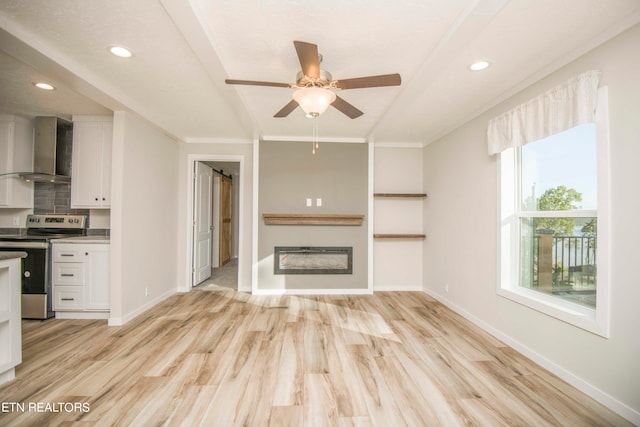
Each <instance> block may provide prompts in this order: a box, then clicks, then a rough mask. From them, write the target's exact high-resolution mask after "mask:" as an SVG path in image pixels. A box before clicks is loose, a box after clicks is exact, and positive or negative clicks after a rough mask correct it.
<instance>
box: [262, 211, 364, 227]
mask: <svg viewBox="0 0 640 427" xmlns="http://www.w3.org/2000/svg"><path fill="white" fill-rule="evenodd" d="M262 218H263V219H264V223H265V224H266V225H337V226H358V225H362V221H363V220H364V215H350V214H267V213H265V214H262Z"/></svg>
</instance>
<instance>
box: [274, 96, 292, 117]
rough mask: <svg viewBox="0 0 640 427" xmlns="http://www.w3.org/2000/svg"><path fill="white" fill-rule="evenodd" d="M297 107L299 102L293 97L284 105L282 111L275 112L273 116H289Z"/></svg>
mask: <svg viewBox="0 0 640 427" xmlns="http://www.w3.org/2000/svg"><path fill="white" fill-rule="evenodd" d="M296 108H298V103H297V102H296V101H295V100H293V99H292V100H291V101H289V103H288V104H287V105H285V106H284V107H282V109H281V110H280V111H278V112H277V113H276V114H274V116H273V117H287V116H288V115H289V114H290V113H291V112H292V111H293V110H295V109H296Z"/></svg>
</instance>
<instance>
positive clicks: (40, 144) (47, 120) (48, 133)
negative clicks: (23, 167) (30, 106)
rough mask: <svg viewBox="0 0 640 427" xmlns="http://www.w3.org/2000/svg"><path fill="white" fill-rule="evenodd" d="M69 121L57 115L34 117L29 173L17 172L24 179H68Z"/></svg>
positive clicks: (69, 168)
mask: <svg viewBox="0 0 640 427" xmlns="http://www.w3.org/2000/svg"><path fill="white" fill-rule="evenodd" d="M72 145H73V123H71V122H68V121H66V120H63V119H60V118H58V117H36V119H35V140H34V146H33V150H34V156H33V172H22V173H19V174H18V175H19V176H20V178H22V179H24V180H25V181H33V182H53V183H69V182H71V149H72Z"/></svg>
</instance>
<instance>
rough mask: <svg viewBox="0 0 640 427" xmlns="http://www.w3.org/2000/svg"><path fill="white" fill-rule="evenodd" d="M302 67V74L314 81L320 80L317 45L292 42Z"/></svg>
mask: <svg viewBox="0 0 640 427" xmlns="http://www.w3.org/2000/svg"><path fill="white" fill-rule="evenodd" d="M293 44H294V45H295V47H296V52H297V53H298V59H299V60H300V66H301V67H302V73H303V74H304V75H305V76H307V77H312V78H314V79H317V78H320V58H319V57H318V45H315V44H313V43H307V42H301V41H297V40H296V41H294V42H293Z"/></svg>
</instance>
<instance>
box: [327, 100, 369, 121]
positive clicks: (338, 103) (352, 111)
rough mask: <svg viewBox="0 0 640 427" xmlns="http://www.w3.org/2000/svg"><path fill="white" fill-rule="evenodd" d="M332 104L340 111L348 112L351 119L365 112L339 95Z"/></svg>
mask: <svg viewBox="0 0 640 427" xmlns="http://www.w3.org/2000/svg"><path fill="white" fill-rule="evenodd" d="M331 105H332V106H334V107H335V108H336V109H337V110H338V111H340V112H342V113H344V114H346V115H347V116H348V117H349V118H350V119H356V118H358V117H360V116H361V115H363V114H364V113H363V112H362V111H360V110H358V109H357V108H356V107H354V106H353V105H351V104H349V103H348V102H347V101H345V100H344V99H342V98H340V97H339V96H336V100H335V101H333V103H332V104H331Z"/></svg>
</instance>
